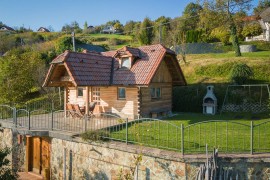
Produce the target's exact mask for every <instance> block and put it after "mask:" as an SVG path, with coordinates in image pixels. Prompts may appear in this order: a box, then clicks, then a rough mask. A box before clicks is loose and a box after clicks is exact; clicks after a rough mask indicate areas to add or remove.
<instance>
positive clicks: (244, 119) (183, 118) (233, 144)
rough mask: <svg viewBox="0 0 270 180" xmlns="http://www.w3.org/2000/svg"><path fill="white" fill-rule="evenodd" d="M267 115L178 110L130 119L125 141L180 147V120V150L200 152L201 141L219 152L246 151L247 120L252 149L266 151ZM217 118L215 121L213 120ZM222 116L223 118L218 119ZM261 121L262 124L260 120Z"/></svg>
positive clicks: (122, 132) (116, 134) (120, 131)
mask: <svg viewBox="0 0 270 180" xmlns="http://www.w3.org/2000/svg"><path fill="white" fill-rule="evenodd" d="M267 117H268V116H267V115H252V114H246V115H243V114H238V115H233V114H226V115H215V116H208V115H202V114H187V113H185V114H178V115H176V116H174V117H172V118H168V119H166V120H162V121H158V120H156V121H153V120H146V121H137V122H132V123H130V125H129V128H128V141H129V142H130V143H138V144H142V145H146V146H152V147H157V148H163V149H172V150H176V151H181V147H182V137H181V124H182V125H183V129H184V138H183V139H184V152H185V153H204V152H205V145H206V144H208V146H209V148H210V149H212V148H213V147H218V148H219V151H220V152H228V153H233V152H237V153H249V152H250V149H251V121H252V122H253V151H254V152H270V138H269V136H270V131H269V129H270V122H269V119H267ZM214 120H218V121H214ZM221 120H223V121H221ZM261 123H265V124H261ZM111 131H113V132H111V137H112V138H115V139H117V140H125V139H126V128H125V126H122V127H121V128H120V127H118V128H117V127H116V128H114V129H111Z"/></svg>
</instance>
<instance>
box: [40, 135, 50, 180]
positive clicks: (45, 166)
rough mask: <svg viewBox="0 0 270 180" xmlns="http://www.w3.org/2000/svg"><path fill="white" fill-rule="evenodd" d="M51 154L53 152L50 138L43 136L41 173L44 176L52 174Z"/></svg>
mask: <svg viewBox="0 0 270 180" xmlns="http://www.w3.org/2000/svg"><path fill="white" fill-rule="evenodd" d="M50 154H51V147H50V140H49V139H45V138H42V140H41V174H42V175H43V176H44V177H47V176H48V175H49V174H50ZM46 179H47V178H46Z"/></svg>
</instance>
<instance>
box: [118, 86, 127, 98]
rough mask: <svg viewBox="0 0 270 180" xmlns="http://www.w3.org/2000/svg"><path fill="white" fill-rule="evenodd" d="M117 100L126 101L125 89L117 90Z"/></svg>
mask: <svg viewBox="0 0 270 180" xmlns="http://www.w3.org/2000/svg"><path fill="white" fill-rule="evenodd" d="M118 99H126V88H123V87H119V88H118Z"/></svg>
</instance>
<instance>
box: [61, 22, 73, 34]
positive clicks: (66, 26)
mask: <svg viewBox="0 0 270 180" xmlns="http://www.w3.org/2000/svg"><path fill="white" fill-rule="evenodd" d="M61 31H62V32H65V33H67V34H69V33H71V32H72V27H71V26H70V25H69V24H65V25H64V26H63V27H62V30H61Z"/></svg>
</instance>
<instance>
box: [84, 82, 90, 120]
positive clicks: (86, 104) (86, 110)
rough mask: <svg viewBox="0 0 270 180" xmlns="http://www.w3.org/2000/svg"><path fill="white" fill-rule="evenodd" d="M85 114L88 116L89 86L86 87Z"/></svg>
mask: <svg viewBox="0 0 270 180" xmlns="http://www.w3.org/2000/svg"><path fill="white" fill-rule="evenodd" d="M85 101H86V102H85V114H86V115H89V102H90V101H89V86H86V99H85Z"/></svg>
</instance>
